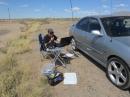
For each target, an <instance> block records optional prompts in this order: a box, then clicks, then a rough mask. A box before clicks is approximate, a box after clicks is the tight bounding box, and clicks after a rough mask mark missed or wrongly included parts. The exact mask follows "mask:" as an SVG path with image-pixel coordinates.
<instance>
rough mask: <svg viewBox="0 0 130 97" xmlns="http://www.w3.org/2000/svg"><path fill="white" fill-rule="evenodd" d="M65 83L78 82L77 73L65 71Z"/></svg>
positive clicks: (73, 83) (72, 83)
mask: <svg viewBox="0 0 130 97" xmlns="http://www.w3.org/2000/svg"><path fill="white" fill-rule="evenodd" d="M64 84H65V85H75V84H77V76H76V73H64Z"/></svg>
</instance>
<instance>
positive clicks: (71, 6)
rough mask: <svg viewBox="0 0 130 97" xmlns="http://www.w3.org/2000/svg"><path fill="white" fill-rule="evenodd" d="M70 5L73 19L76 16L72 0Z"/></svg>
mask: <svg viewBox="0 0 130 97" xmlns="http://www.w3.org/2000/svg"><path fill="white" fill-rule="evenodd" d="M70 7H71V12H72V21H73V18H74V13H73V5H72V1H71V0H70Z"/></svg>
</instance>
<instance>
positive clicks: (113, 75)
mask: <svg viewBox="0 0 130 97" xmlns="http://www.w3.org/2000/svg"><path fill="white" fill-rule="evenodd" d="M128 68H129V67H128V66H127V64H126V63H125V62H124V61H123V60H121V59H119V58H111V59H109V60H108V64H107V76H108V78H109V79H110V81H111V82H112V83H113V84H114V85H116V86H117V87H118V88H120V89H128V88H129V87H130V70H129V69H128Z"/></svg>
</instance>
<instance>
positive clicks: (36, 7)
mask: <svg viewBox="0 0 130 97" xmlns="http://www.w3.org/2000/svg"><path fill="white" fill-rule="evenodd" d="M71 1H72V11H73V12H74V17H84V16H87V15H100V14H103V15H104V14H110V13H112V12H116V11H130V7H129V6H130V0H71ZM8 9H9V11H8ZM72 11H71V6H70V0H0V19H7V18H8V17H9V12H10V16H11V18H13V19H14V18H48V17H51V18H69V17H71V16H72V15H71V14H72Z"/></svg>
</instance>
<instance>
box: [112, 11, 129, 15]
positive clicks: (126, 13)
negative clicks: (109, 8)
mask: <svg viewBox="0 0 130 97" xmlns="http://www.w3.org/2000/svg"><path fill="white" fill-rule="evenodd" d="M112 15H119V16H124V15H125V16H130V12H129V11H119V12H114V13H113V14H112Z"/></svg>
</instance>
